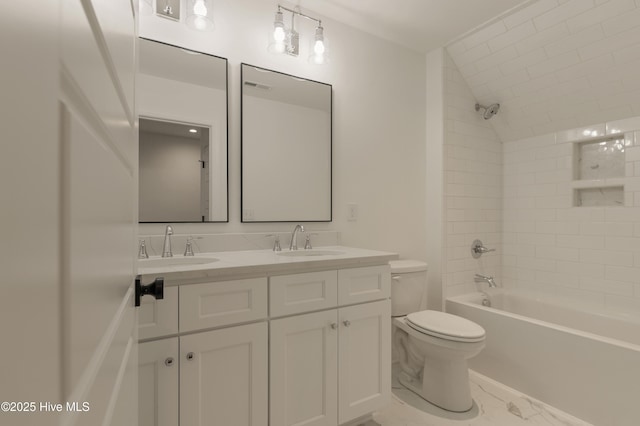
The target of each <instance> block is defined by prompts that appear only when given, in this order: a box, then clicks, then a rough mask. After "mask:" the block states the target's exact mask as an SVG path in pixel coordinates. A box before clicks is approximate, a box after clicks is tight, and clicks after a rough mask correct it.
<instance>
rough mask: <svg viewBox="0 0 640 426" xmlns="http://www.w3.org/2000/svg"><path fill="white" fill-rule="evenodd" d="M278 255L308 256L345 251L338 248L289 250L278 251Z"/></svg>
mask: <svg viewBox="0 0 640 426" xmlns="http://www.w3.org/2000/svg"><path fill="white" fill-rule="evenodd" d="M276 254H277V255H278V256H285V257H306V256H338V255H340V254H344V252H343V251H338V250H315V249H311V250H289V251H279V252H276Z"/></svg>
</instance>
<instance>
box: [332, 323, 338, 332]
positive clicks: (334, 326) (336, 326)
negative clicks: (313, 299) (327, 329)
mask: <svg viewBox="0 0 640 426" xmlns="http://www.w3.org/2000/svg"><path fill="white" fill-rule="evenodd" d="M336 328H338V324H336V323H335V322H332V323H331V329H332V330H335V329H336Z"/></svg>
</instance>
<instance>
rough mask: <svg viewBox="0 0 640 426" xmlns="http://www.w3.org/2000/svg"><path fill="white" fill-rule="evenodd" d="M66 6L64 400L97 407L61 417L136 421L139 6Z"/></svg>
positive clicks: (125, 2)
mask: <svg viewBox="0 0 640 426" xmlns="http://www.w3.org/2000/svg"><path fill="white" fill-rule="evenodd" d="M136 3H137V2H136ZM61 6H62V7H61V11H60V15H59V16H60V18H61V20H62V23H61V24H62V28H61V33H60V42H61V44H60V46H61V52H60V64H61V65H60V70H59V74H60V75H59V80H60V107H59V108H60V113H59V115H60V127H61V128H60V150H61V155H60V164H61V177H62V179H61V191H60V199H61V226H60V231H61V232H60V236H61V244H60V249H61V278H62V286H61V305H62V330H61V337H62V357H63V364H62V366H63V374H62V382H63V398H64V399H65V401H70V402H76V403H78V404H85V403H86V405H87V406H88V407H89V409H88V410H87V411H86V412H71V411H68V412H66V413H65V416H64V417H63V424H69V425H75V424H78V425H84V424H93V425H118V426H121V425H136V424H137V421H138V415H137V383H138V372H137V364H138V363H137V357H138V354H137V340H136V312H135V308H134V304H133V293H134V289H133V283H134V272H135V263H134V259H135V250H136V245H135V236H136V217H137V215H136V211H135V209H136V203H135V194H136V190H135V187H136V171H137V156H136V152H137V136H136V126H137V125H136V117H135V108H134V104H133V99H134V72H135V65H136V61H135V55H136V48H135V47H136V42H137V40H136V37H135V21H134V16H133V10H135V8H134V5H133V4H132V0H63V1H62V5H61Z"/></svg>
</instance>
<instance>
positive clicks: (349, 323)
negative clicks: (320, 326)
mask: <svg viewBox="0 0 640 426" xmlns="http://www.w3.org/2000/svg"><path fill="white" fill-rule="evenodd" d="M342 323H343V324H344V326H345V327H349V326H350V325H351V321H349V320H344V321H342Z"/></svg>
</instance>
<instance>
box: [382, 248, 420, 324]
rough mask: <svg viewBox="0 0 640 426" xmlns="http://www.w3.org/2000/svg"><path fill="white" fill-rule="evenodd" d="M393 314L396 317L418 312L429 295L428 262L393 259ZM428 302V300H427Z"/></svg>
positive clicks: (391, 262)
mask: <svg viewBox="0 0 640 426" xmlns="http://www.w3.org/2000/svg"><path fill="white" fill-rule="evenodd" d="M389 266H390V267H391V315H392V316H394V317H397V316H402V315H407V314H410V313H412V312H417V311H419V310H420V307H421V306H422V299H423V298H425V297H426V295H427V291H426V290H427V264H426V263H424V262H421V261H419V260H410V259H402V260H392V261H390V262H389ZM425 302H426V301H425Z"/></svg>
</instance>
